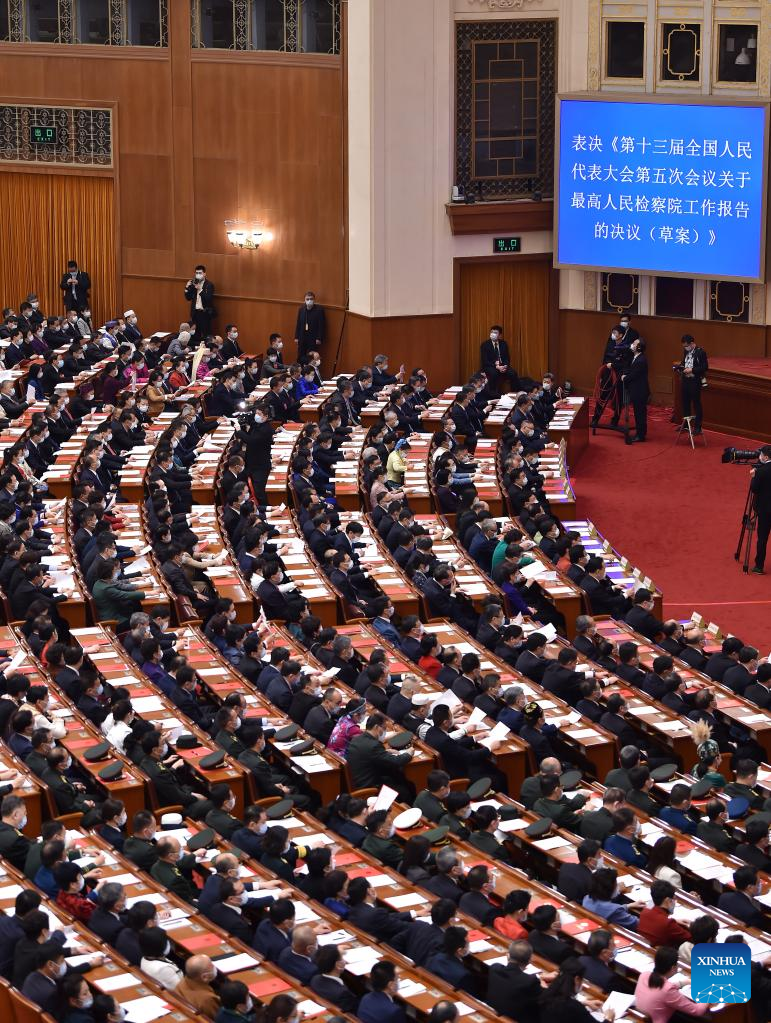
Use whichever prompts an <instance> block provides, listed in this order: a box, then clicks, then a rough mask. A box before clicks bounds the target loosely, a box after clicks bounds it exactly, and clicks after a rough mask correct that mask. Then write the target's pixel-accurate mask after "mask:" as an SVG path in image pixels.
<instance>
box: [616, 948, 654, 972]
mask: <svg viewBox="0 0 771 1023" xmlns="http://www.w3.org/2000/svg"><path fill="white" fill-rule="evenodd" d="M616 962H617V963H620V964H621V965H622V966H626V967H627V969H630V970H636V971H637V972H638V973H645V971H646V970H650V968H651V964H652V962H653V957H652V956H651V955H646V954H645V953H644V952H640V951H639V950H638V949H636V948H625V949H622V950H621V951H620V952H617V953H616Z"/></svg>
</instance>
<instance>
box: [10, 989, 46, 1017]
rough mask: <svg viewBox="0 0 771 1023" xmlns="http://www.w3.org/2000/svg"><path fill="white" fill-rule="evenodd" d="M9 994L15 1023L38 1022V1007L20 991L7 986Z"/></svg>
mask: <svg viewBox="0 0 771 1023" xmlns="http://www.w3.org/2000/svg"><path fill="white" fill-rule="evenodd" d="M8 990H9V993H10V995H11V1008H12V1009H13V1018H14V1021H15V1023H40V1008H39V1006H37V1005H35V1003H34V1002H31V1001H30V1000H29V998H25V997H24V995H23V994H21V992H20V991H17V990H16V989H15V988H9V989H8Z"/></svg>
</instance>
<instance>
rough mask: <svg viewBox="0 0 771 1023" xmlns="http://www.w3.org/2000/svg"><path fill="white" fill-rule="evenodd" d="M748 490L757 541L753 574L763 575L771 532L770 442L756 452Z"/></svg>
mask: <svg viewBox="0 0 771 1023" xmlns="http://www.w3.org/2000/svg"><path fill="white" fill-rule="evenodd" d="M750 476H751V477H752V482H751V483H750V492H751V494H752V498H753V501H754V504H755V514H756V516H757V531H758V543H757V547H756V548H755V567H754V568H753V569H752V571H753V573H754V574H755V575H764V574H765V570H764V565H765V562H766V545H767V544H768V534H769V533H771V444H764V445H763V447H762V448H761V449H760V451H759V452H758V464H757V465H756V466H755V468H753V469H752V470H751V471H750Z"/></svg>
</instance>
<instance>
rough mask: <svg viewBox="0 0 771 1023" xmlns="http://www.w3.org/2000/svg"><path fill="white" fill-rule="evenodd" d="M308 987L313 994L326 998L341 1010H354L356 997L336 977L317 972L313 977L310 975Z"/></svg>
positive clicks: (356, 1002) (352, 1011)
mask: <svg viewBox="0 0 771 1023" xmlns="http://www.w3.org/2000/svg"><path fill="white" fill-rule="evenodd" d="M308 987H309V988H310V989H311V991H313V993H314V994H316V995H319V996H320V997H321V998H326V1000H327V1001H328V1002H331V1003H332V1005H335V1006H337V1008H338V1009H339V1010H340V1011H341V1012H350V1013H355V1012H356V1006H357V1005H358V1004H359V1000H358V998H357V997H356V995H355V994H354V993H353V992H352V991H349V990H348V988H347V987H346V986H345V984H344V983H343V982H342V981H341V980H340V979H339V978H338V977H327V976H325V975H324V974H322V973H317V974H316V976H315V977H311V979H310V983H309V985H308Z"/></svg>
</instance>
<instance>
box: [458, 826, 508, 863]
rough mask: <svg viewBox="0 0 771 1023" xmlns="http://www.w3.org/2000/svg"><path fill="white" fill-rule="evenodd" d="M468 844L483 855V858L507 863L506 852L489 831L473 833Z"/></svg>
mask: <svg viewBox="0 0 771 1023" xmlns="http://www.w3.org/2000/svg"><path fill="white" fill-rule="evenodd" d="M468 844H469V845H473V846H474V848H475V849H478V850H479V851H480V852H481V853H484V854H485V856H492V857H494V858H495V859H496V860H505V861H506V862H507V863H508V862H509V857H508V856H507V854H506V850H505V849H504V848H503V846H502V845H501V843H500V842H499V841H498V839H497V838H496V837H495V835H491V834H490V832H489V831H475V832H474V833H473V834H472V835H470V836H469V840H468Z"/></svg>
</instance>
